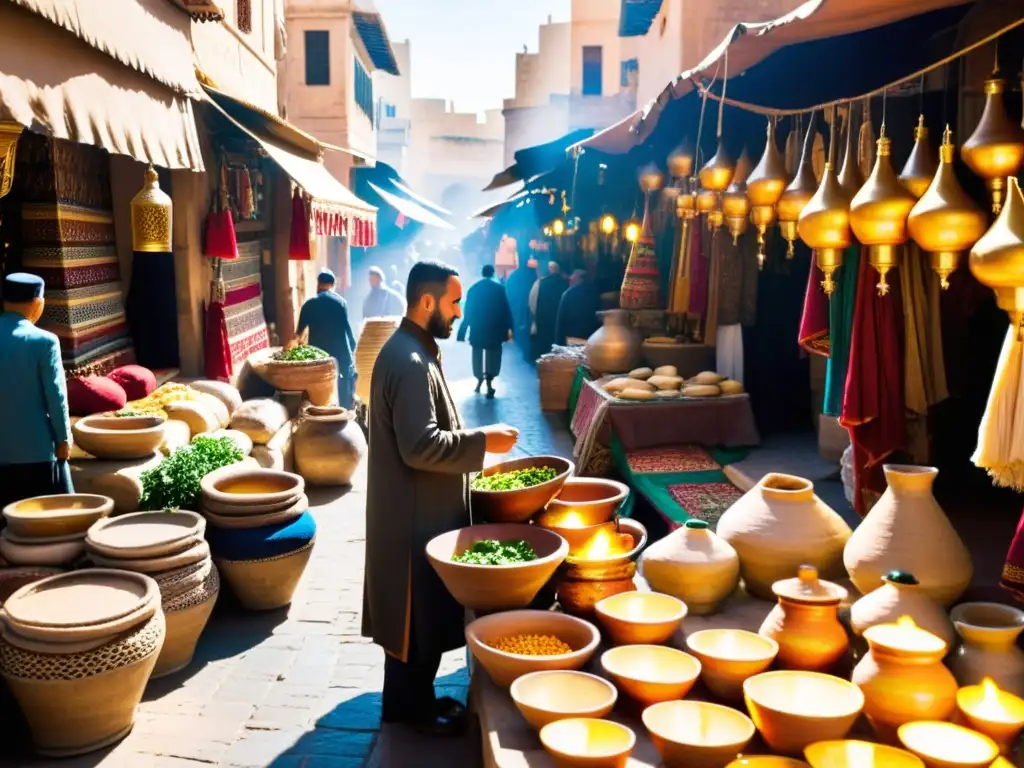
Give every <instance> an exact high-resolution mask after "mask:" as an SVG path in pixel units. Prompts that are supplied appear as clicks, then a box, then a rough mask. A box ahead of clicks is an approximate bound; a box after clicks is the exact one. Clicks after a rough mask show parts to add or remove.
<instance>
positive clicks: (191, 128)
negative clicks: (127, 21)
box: [0, 0, 203, 171]
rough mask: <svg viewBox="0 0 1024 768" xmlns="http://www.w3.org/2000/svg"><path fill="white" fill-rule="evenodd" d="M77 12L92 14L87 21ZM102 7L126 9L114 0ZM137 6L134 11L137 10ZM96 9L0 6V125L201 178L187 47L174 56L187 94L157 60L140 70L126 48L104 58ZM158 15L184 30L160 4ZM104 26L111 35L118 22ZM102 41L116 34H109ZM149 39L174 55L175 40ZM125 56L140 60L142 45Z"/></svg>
mask: <svg viewBox="0 0 1024 768" xmlns="http://www.w3.org/2000/svg"><path fill="white" fill-rule="evenodd" d="M79 5H82V6H83V8H88V9H92V10H93V11H95V13H96V14H97V15H92V16H90V15H89V14H88V13H86V12H85V11H83V9H82V8H79ZM110 5H111V6H117V7H120V6H122V5H133V3H122V2H120V0H118V1H117V2H111V3H110ZM138 5H139V6H140V8H143V7H145V6H146V5H147V3H139V4H138ZM26 6H36V7H35V8H33V11H38V13H37V12H33V11H30V10H28V9H27V7H26ZM100 7H102V8H106V7H108V6H107V5H106V3H87V4H79V3H71V2H57V0H52V2H43V0H17V4H15V3H0V30H2V32H3V38H4V39H3V44H2V45H0V120H10V121H13V122H16V123H19V124H21V125H23V126H25V127H26V128H29V129H31V130H35V131H38V132H42V133H47V134H49V135H51V136H53V137H55V138H58V139H65V140H68V141H74V142H79V143H82V144H91V145H93V146H96V147H100V148H102V149H105V150H107V151H108V152H112V153H114V154H119V155H128V156H129V157H133V158H135V159H136V160H139V161H141V162H144V163H152V164H153V165H158V166H163V167H165V168H175V169H181V168H190V169H192V170H196V171H201V170H203V158H202V152H201V150H200V145H199V134H198V131H197V129H196V121H195V113H194V111H193V104H192V101H191V99H190V96H194V95H197V94H201V93H202V91H201V90H198V84H197V83H196V80H195V74H194V72H193V71H192V49H191V44H190V43H188V45H187V49H186V50H187V54H182V55H183V56H187V58H186V62H187V71H188V73H189V75H190V77H191V81H192V84H193V86H195V90H190V86H189V83H188V82H187V80H188V78H186V77H184V75H183V73H182V72H181V71H179V70H178V69H177V68H175V67H172V66H171V65H169V64H166V62H164V59H163V57H162V56H159V57H155V58H154V59H151V60H148V61H149V65H147V64H146V63H145V62H144V60H143V59H141V58H138V59H132V57H131V56H130V55H129V54H128V49H122V50H121V51H120V54H121V55H118V56H114V55H113V54H111V55H107V54H108V53H109V51H105V49H103V48H101V46H102V45H104V43H102V34H105V30H104V29H102V28H101V26H99V25H98V22H97V19H106V18H107V16H106V14H105V13H104V12H102V11H100V10H98V9H99V8H100ZM75 9H78V13H77V14H75V13H74V11H75ZM44 11H46V12H47V13H46V14H44ZM58 13H59V14H60V15H55V14H58ZM125 13H126V14H128V16H127V18H134V16H133V14H132V12H131V11H130V10H128V9H125ZM166 13H167V14H169V15H170V16H171V17H172V19H177V20H180V21H181V22H182V23H184V24H186V25H188V24H191V22H190V21H189V19H188V18H187V17H186V16H185V15H184V14H182V13H181V12H180V11H177V10H175V9H174V8H173V7H171V6H169V5H168V6H167V8H166ZM51 16H52V17H53V18H54V19H59V20H60V23H59V25H58V24H57V22H55V21H51ZM73 22H74V23H77V24H78V25H79V27H78V29H79V32H77V33H73V32H71V31H69V29H68V27H69V26H71V25H72V23H73ZM110 23H111V25H112V26H114V27H117V26H118V25H119V24H120V22H114V21H111V22H110ZM109 34H110V35H112V36H113V37H118V36H123V35H120V33H115V32H113V31H110V32H109ZM108 39H109V38H108ZM154 39H155V40H156V41H160V40H165V41H166V42H168V44H169V45H171V46H172V48H173V49H174V50H178V49H180V46H178V45H177V44H176V43H174V41H175V40H179V42H180V39H179V38H176V37H174V36H173V35H170V34H169V33H168V34H167V35H164V36H163V37H159V36H158V37H156V38H154ZM154 39H150V40H148V41H145V42H146V43H147V46H153V45H154ZM88 40H91V42H89V41H88ZM187 42H188V40H187V39H186V43H187ZM108 47H112V46H108ZM154 47H155V46H154ZM98 48H99V50H98ZM134 50H135V51H136V52H140V51H141V50H142V47H141V46H139V47H137V48H136V49H134ZM141 55H142V54H141V53H139V56H141ZM124 59H132V60H133V61H134V62H135V64H134V66H132V65H128V66H126V65H125V64H124V63H122V61H123V60H124ZM161 62H163V63H162V64H161ZM150 65H151V66H150ZM144 71H145V72H146V74H143V72H144ZM158 81H159V82H158Z"/></svg>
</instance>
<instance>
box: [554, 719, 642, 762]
mask: <svg viewBox="0 0 1024 768" xmlns="http://www.w3.org/2000/svg"><path fill="white" fill-rule="evenodd" d="M540 743H541V744H543V745H544V749H546V750H547V751H548V754H550V755H551V758H552V759H553V760H554V762H555V765H557V766H558V768H625V766H626V763H627V761H628V760H629V755H630V753H631V752H632V751H633V747H634V746H635V745H636V734H635V733H633V731H632V730H630V729H629V728H627V727H626V726H624V725H620V724H619V723H613V722H612V721H611V720H595V719H594V718H585V717H574V718H570V719H568V720H559V721H558V722H557V723H551V724H550V725H545V726H544V727H543V728H541V731H540Z"/></svg>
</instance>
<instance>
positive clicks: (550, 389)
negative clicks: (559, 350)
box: [537, 355, 579, 411]
mask: <svg viewBox="0 0 1024 768" xmlns="http://www.w3.org/2000/svg"><path fill="white" fill-rule="evenodd" d="M578 367H579V362H577V361H576V360H572V359H569V358H564V357H553V356H548V355H544V356H543V357H541V359H540V360H538V361H537V379H538V380H539V382H540V409H541V410H542V411H567V410H569V395H570V394H571V392H572V383H573V382H574V381H575V380H576V369H577V368H578Z"/></svg>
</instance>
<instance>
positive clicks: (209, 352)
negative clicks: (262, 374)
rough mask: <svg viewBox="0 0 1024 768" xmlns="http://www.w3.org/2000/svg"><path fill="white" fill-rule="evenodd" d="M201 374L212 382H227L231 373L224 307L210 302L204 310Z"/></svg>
mask: <svg viewBox="0 0 1024 768" xmlns="http://www.w3.org/2000/svg"><path fill="white" fill-rule="evenodd" d="M204 347H205V354H204V357H205V359H204V361H203V372H204V373H205V374H206V378H208V379H213V380H214V381H228V380H229V379H230V378H231V374H232V373H233V367H232V365H231V344H230V343H229V341H228V322H227V318H226V317H225V316H224V305H223V304H221V303H220V302H219V301H213V302H210V304H209V305H208V306H207V308H206V343H205V344H204Z"/></svg>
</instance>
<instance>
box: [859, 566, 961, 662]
mask: <svg viewBox="0 0 1024 768" xmlns="http://www.w3.org/2000/svg"><path fill="white" fill-rule="evenodd" d="M902 616H909V617H910V618H911V619H913V620H914V623H915V624H916V625H917V626H919V627H920V628H921V629H923V630H925V631H927V632H931V633H932V634H933V635H935V636H936V637H938V638H939V639H940V640H942V641H943V642H944V643H945V644H946V646H947V649H948V648H952V647H953V644H954V642H955V641H956V633H955V632H954V631H953V622H951V621H950V620H949V616H947V615H946V611H945V610H944V609H943V607H942V606H941V605H939V604H938V603H937V602H935V601H934V600H933V599H932V598H930V597H928V595H927V594H925V593H924V592H922V591H921V587H920V585H919V584H918V581H917V579H916V578H914V576H913V575H911V574H909V573H904V572H903V571H891V572H889V573H887V574H886V575H885V577H884V578H883V579H882V586H880V587H878V589H875V590H874V591H872V592H870V593H869V594H867V595H864V597H862V598H861V599H860V600H858V601H857V602H855V603H854V604H853V605H852V606H851V608H850V626H851V628H852V629H853V632H854V634H856V635H862V634H864V630H866V629H867V628H868V627H873V626H875V625H876V624H889V623H891V622H894V621H896V620H897V619H899V618H900V617H902Z"/></svg>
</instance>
